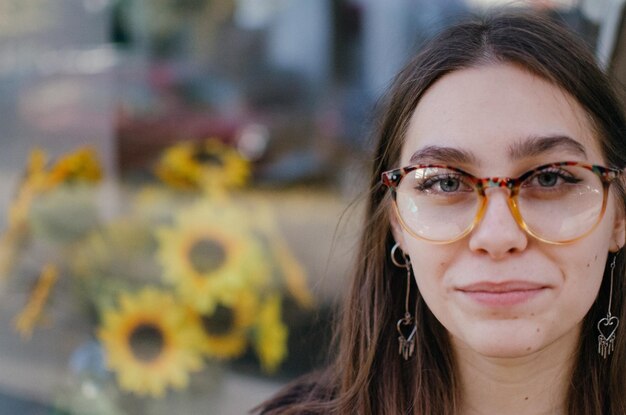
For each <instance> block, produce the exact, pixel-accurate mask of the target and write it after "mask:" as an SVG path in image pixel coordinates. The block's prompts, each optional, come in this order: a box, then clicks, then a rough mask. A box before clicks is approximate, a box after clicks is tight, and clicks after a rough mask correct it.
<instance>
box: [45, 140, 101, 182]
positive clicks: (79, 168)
mask: <svg viewBox="0 0 626 415" xmlns="http://www.w3.org/2000/svg"><path fill="white" fill-rule="evenodd" d="M101 179H102V167H101V166H100V162H99V161H98V158H97V156H96V152H95V150H94V149H93V148H91V147H83V148H79V149H78V150H76V151H74V152H72V153H68V154H66V155H64V156H62V157H60V158H59V160H58V161H57V162H56V163H55V164H54V165H53V166H52V168H51V169H50V172H49V175H48V181H49V186H50V187H54V186H55V185H58V184H60V183H74V182H78V181H80V182H88V183H96V182H99V181H100V180H101Z"/></svg>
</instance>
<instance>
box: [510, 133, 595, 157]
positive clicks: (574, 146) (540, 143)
mask: <svg viewBox="0 0 626 415" xmlns="http://www.w3.org/2000/svg"><path fill="white" fill-rule="evenodd" d="M555 151H558V152H564V153H570V154H574V155H576V156H582V157H583V158H585V159H587V152H586V151H585V147H583V145H582V144H580V143H579V142H578V141H576V140H574V139H573V138H571V137H568V136H566V135H548V136H532V137H528V138H526V139H524V140H520V141H518V142H516V143H515V144H512V145H511V146H509V148H508V155H509V158H510V159H511V160H520V159H524V158H529V157H536V156H540V155H542V154H544V153H547V152H555Z"/></svg>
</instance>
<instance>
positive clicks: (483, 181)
mask: <svg viewBox="0 0 626 415" xmlns="http://www.w3.org/2000/svg"><path fill="white" fill-rule="evenodd" d="M563 167H576V168H581V169H585V170H587V171H589V172H591V173H593V174H594V175H596V176H597V177H598V178H599V179H600V181H601V185H602V189H603V196H602V206H601V209H600V210H599V214H598V217H597V219H596V220H595V222H594V223H593V225H591V226H590V228H589V229H586V230H584V231H583V232H582V233H581V235H577V236H576V237H572V238H566V239H564V240H553V239H549V238H546V237H545V236H541V235H539V234H538V233H537V232H536V230H533V229H532V227H529V226H528V224H527V223H526V221H525V220H524V218H523V216H522V214H521V213H520V208H519V203H518V196H519V194H520V188H521V186H522V185H523V184H524V183H525V182H526V180H528V179H529V178H533V177H534V176H535V175H538V174H540V173H543V172H545V171H546V170H548V169H559V168H563ZM419 169H445V170H447V171H450V172H454V173H455V174H458V175H462V177H463V178H464V179H465V180H466V184H468V185H470V186H471V187H473V189H474V190H475V192H476V193H477V195H478V207H477V211H476V215H475V216H474V219H473V221H472V222H471V223H470V224H469V225H468V227H467V228H466V229H464V230H463V231H462V232H461V233H460V234H458V235H455V236H454V237H451V238H449V239H445V240H437V239H429V238H427V237H425V236H424V235H420V234H418V233H417V232H416V231H414V230H413V229H411V227H410V226H408V225H407V223H406V221H405V219H404V218H403V217H402V215H401V214H400V209H399V207H398V200H397V198H398V187H399V186H400V183H401V181H402V180H403V179H404V178H405V177H407V176H408V175H409V173H411V172H414V171H416V170H419ZM622 174H623V171H622V170H619V169H615V168H610V167H604V166H601V165H595V164H585V163H580V162H575V161H562V162H556V163H549V164H543V165H541V166H539V167H536V168H533V169H532V170H529V171H527V172H526V173H524V174H522V175H521V176H519V177H515V178H512V177H485V178H478V177H475V176H473V175H471V174H469V173H467V172H465V171H463V170H461V169H459V168H456V167H452V166H448V165H445V164H415V165H411V166H407V167H402V168H398V169H393V170H389V171H386V172H384V173H382V176H381V182H382V184H383V185H384V186H385V187H387V188H388V189H389V190H390V191H391V194H392V198H393V205H394V209H395V213H396V215H397V217H398V219H399V222H400V224H401V225H402V227H403V228H404V229H405V230H407V231H408V232H409V234H411V235H412V236H414V237H416V238H419V239H423V240H426V241H428V242H431V243H434V244H446V243H452V242H455V241H457V240H459V239H461V238H463V237H465V236H466V235H467V234H469V233H470V232H471V231H472V230H473V229H474V228H475V227H476V225H477V224H478V223H479V222H480V221H481V219H482V218H483V216H484V214H485V211H486V207H487V199H488V197H487V194H486V193H485V191H486V190H487V189H488V188H491V187H502V188H506V189H508V190H509V192H508V206H509V208H510V210H511V213H512V215H513V217H514V219H515V221H516V222H517V224H518V225H519V226H520V227H521V228H522V229H523V230H524V231H525V232H527V233H528V234H529V235H531V236H532V237H534V238H536V239H538V240H540V241H543V242H546V243H550V244H557V245H560V244H567V243H571V242H574V241H577V240H579V239H581V238H583V237H585V236H587V235H588V234H589V233H591V232H592V231H593V230H594V229H595V228H596V227H597V226H598V224H599V223H600V221H601V220H602V217H603V216H604V214H605V211H606V205H607V199H608V194H609V187H610V185H611V183H612V182H614V181H615V180H616V179H618V178H619V177H620V176H621V175H622ZM594 203H595V202H594Z"/></svg>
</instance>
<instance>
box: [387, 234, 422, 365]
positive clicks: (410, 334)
mask: <svg viewBox="0 0 626 415" xmlns="http://www.w3.org/2000/svg"><path fill="white" fill-rule="evenodd" d="M398 247H399V245H398V243H396V244H395V245H394V246H393V248H391V262H393V264H394V265H395V266H396V267H398V268H405V269H406V297H405V300H404V307H405V312H404V317H402V318H401V319H400V320H398V322H397V323H396V329H397V330H398V346H399V348H398V352H399V353H400V355H401V356H402V357H403V358H404V360H409V359H410V358H411V356H413V352H414V351H415V334H416V333H417V325H416V324H415V319H414V318H413V316H412V315H411V312H410V311H409V300H410V298H411V260H410V259H409V258H408V257H407V256H406V255H404V254H402V257H403V258H404V262H400V261H398V260H397V259H396V251H397V250H398Z"/></svg>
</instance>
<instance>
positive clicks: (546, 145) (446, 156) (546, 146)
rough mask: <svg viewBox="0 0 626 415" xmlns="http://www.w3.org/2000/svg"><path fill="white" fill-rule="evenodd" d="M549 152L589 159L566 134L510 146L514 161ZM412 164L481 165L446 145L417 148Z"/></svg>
mask: <svg viewBox="0 0 626 415" xmlns="http://www.w3.org/2000/svg"><path fill="white" fill-rule="evenodd" d="M548 152H563V153H569V154H573V155H577V156H582V157H583V158H585V159H587V152H586V151H585V147H583V145H582V144H580V143H579V142H578V141H576V140H574V139H573V138H571V137H568V136H565V135H548V136H531V137H528V138H526V139H524V140H520V141H518V142H516V143H514V144H512V145H510V146H509V148H508V157H509V159H511V160H512V161H514V160H520V159H524V158H530V157H537V156H540V155H542V154H545V153H548ZM410 163H411V164H423V163H443V164H451V165H468V164H469V165H472V166H477V167H480V160H479V159H478V158H477V157H476V156H475V155H474V153H472V152H471V151H468V150H464V149H460V148H455V147H444V146H436V145H432V146H426V147H424V148H421V149H419V150H417V151H416V152H415V153H413V155H412V156H411V159H410Z"/></svg>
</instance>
